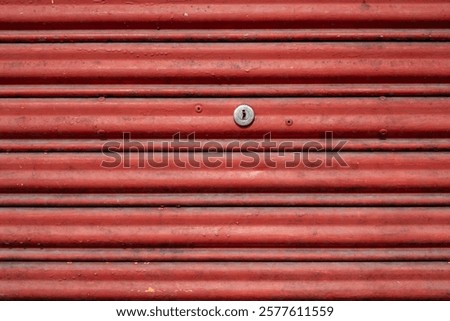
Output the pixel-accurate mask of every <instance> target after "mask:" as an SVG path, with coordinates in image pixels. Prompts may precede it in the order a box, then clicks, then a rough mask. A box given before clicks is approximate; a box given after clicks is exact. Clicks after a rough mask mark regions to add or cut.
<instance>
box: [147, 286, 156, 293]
mask: <svg viewBox="0 0 450 321" xmlns="http://www.w3.org/2000/svg"><path fill="white" fill-rule="evenodd" d="M145 292H147V293H153V292H155V290H154V289H153V288H151V287H148V289H147V290H145Z"/></svg>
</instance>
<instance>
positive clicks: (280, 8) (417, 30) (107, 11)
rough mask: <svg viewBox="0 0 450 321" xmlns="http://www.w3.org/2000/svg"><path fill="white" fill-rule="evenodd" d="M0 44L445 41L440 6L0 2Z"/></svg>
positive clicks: (411, 2) (447, 13) (410, 1)
mask: <svg viewBox="0 0 450 321" xmlns="http://www.w3.org/2000/svg"><path fill="white" fill-rule="evenodd" d="M0 5H1V10H0V28H1V30H0V41H7V42H13V41H121V42H122V41H216V40H221V41H224V40H226V41H254V40H257V41H275V40H276V41H280V40H284V41H301V40H309V41H315V40H338V41H339V40H347V41H348V40H399V39H401V40H448V39H449V38H450V36H449V35H450V33H449V31H448V27H449V24H448V21H449V19H450V9H449V6H448V2H447V1H443V0H406V1H394V2H393V1H383V0H370V1H363V2H361V1H356V0H354V1H339V0H308V1H295V0H282V1H269V2H268V1H261V0H244V1H242V0H239V1H237V0H231V1H226V2H223V1H217V0H212V1H207V2H205V1H199V0H194V1H188V2H185V1H166V0H158V1H151V2H150V1H145V0H144V1H142V0H141V1H133V2H132V3H124V2H123V1H120V0H110V1H107V2H95V1H89V0H59V1H53V2H51V1H47V0H35V1H33V2H31V3H30V2H29V1H26V0H22V1H18V0H16V1H2V2H1V3H0Z"/></svg>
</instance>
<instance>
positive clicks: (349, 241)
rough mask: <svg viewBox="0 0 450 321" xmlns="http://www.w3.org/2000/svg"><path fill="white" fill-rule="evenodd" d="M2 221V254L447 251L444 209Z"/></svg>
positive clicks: (43, 212) (48, 214) (33, 214)
mask: <svg viewBox="0 0 450 321" xmlns="http://www.w3.org/2000/svg"><path fill="white" fill-rule="evenodd" d="M0 217H1V219H2V223H3V224H2V226H0V239H1V243H0V244H2V245H3V246H26V247H29V246H31V247H33V246H44V247H71V246H76V245H78V246H79V245H81V244H82V245H83V246H85V247H103V246H104V247H109V246H111V247H128V246H138V247H139V246H140V247H142V246H152V247H153V246H156V247H161V246H169V247H170V246H175V247H182V246H192V247H205V246H219V247H221V246H222V247H223V246H225V247H227V246H235V247H236V246H242V245H243V244H245V245H247V246H264V247H270V246H285V247H315V246H321V247H324V246H325V247H326V246H331V247H339V246H344V247H349V246H355V247H358V246H359V247H369V246H373V247H379V246H386V247H389V246H391V247H401V246H410V247H414V246H431V245H435V246H446V247H447V246H450V234H449V233H448V231H449V229H450V210H449V209H448V208H446V207H444V208H441V207H433V208H431V207H426V208H422V207H414V208H408V207H404V208H316V207H310V208H302V207H297V208H271V207H264V208H253V207H249V208H195V207H191V208H108V209H95V208H82V209H80V208H58V209H52V208H33V209H29V208H18V209H16V208H0ZM380 222H383V223H382V224H380Z"/></svg>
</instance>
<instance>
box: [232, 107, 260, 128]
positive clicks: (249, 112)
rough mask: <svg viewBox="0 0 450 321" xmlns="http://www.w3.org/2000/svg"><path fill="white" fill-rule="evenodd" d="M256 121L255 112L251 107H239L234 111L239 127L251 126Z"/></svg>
mask: <svg viewBox="0 0 450 321" xmlns="http://www.w3.org/2000/svg"><path fill="white" fill-rule="evenodd" d="M254 120H255V112H254V111H253V108H252V107H250V106H249V105H245V104H243V105H239V106H237V107H236V109H235V110H234V121H235V123H236V124H237V125H238V126H241V127H247V126H250V125H251V124H252V123H253V121H254Z"/></svg>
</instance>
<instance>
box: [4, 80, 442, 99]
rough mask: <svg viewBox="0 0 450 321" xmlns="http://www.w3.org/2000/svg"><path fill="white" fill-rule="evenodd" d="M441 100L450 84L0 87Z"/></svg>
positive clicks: (35, 92)
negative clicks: (403, 97)
mask: <svg viewBox="0 0 450 321" xmlns="http://www.w3.org/2000/svg"><path fill="white" fill-rule="evenodd" d="M310 96H313V97H327V96H332V97H348V96H350V97H380V96H388V97H391V96H392V97H402V96H408V97H416V96H419V97H427V96H430V97H433V96H435V97H439V96H446V97H448V96H450V85H448V84H438V83H435V84H432V83H430V84H412V83H407V84H389V83H383V84H355V83H348V84H270V85H265V84H259V85H248V84H240V85H226V84H220V85H215V84H203V85H189V84H178V85H176V84H175V85H161V84H152V85H145V84H108V85H102V84H97V85H85V84H76V85H56V84H55V85H32V86H27V85H8V84H3V85H1V86H0V97H2V98H5V97H6V98H17V97H18V98H20V97H22V98H27V97H31V98H37V97H41V98H45V97H61V98H68V97H74V98H76V97H95V98H98V97H160V98H171V97H172V98H176V97H182V98H192V97H218V98H223V97H246V98H247V97H310Z"/></svg>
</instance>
